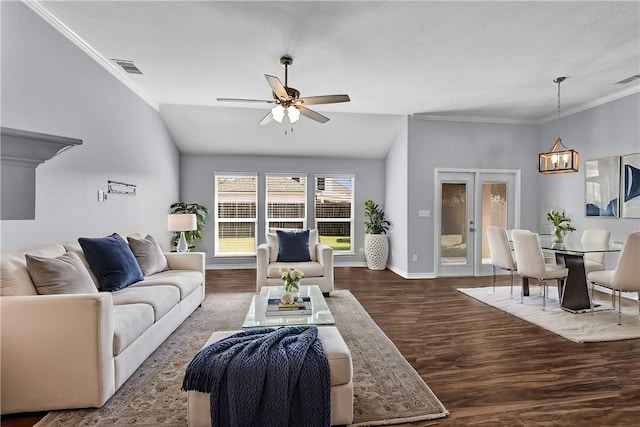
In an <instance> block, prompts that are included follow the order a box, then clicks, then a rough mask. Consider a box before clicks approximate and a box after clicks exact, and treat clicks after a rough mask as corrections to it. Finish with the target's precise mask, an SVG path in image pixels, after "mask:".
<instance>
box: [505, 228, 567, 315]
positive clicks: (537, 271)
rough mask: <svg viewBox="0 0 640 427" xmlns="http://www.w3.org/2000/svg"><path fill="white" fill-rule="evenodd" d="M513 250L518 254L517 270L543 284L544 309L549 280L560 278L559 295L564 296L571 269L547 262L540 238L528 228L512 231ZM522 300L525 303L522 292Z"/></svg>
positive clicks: (520, 273)
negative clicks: (563, 292)
mask: <svg viewBox="0 0 640 427" xmlns="http://www.w3.org/2000/svg"><path fill="white" fill-rule="evenodd" d="M511 239H512V240H513V250H514V252H515V255H516V265H517V271H518V274H519V275H520V276H522V277H523V278H529V279H536V280H538V281H539V282H540V285H541V286H542V309H543V310H544V309H545V308H546V299H547V293H548V292H547V288H548V286H547V285H548V283H547V282H548V281H549V280H558V281H559V286H558V297H559V298H562V290H563V289H564V285H565V282H566V280H567V275H568V274H569V269H568V268H566V267H562V266H559V265H555V264H545V262H544V255H543V253H542V247H541V246H540V239H539V238H538V235H537V234H534V233H532V232H530V231H528V230H513V231H511ZM520 302H521V303H524V294H523V292H522V291H521V292H520Z"/></svg>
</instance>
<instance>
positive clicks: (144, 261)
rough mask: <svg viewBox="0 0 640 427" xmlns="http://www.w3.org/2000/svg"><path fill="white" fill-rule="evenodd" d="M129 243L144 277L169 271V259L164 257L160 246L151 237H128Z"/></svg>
mask: <svg viewBox="0 0 640 427" xmlns="http://www.w3.org/2000/svg"><path fill="white" fill-rule="evenodd" d="M127 241H128V242H129V248H131V252H133V255H134V256H135V257H136V261H138V265H139V266H140V270H142V274H143V275H144V276H149V275H151V274H154V273H158V272H160V271H164V270H166V269H167V259H166V258H165V257H164V253H162V249H161V248H160V245H158V243H157V242H156V241H155V239H154V238H153V237H152V236H151V235H149V234H147V236H146V237H145V238H144V239H137V238H135V237H127Z"/></svg>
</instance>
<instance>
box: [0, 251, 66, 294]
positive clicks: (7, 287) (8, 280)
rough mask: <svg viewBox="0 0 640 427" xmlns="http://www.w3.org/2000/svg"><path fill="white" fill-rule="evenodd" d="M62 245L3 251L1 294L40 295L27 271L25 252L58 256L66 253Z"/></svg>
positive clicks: (1, 257)
mask: <svg viewBox="0 0 640 427" xmlns="http://www.w3.org/2000/svg"><path fill="white" fill-rule="evenodd" d="M64 252H65V251H64V247H62V246H61V245H53V246H46V247H43V248H39V249H34V250H29V251H15V252H3V253H2V256H0V278H1V279H2V280H0V295H2V296H16V295H38V292H37V291H36V287H35V286H34V285H33V282H32V281H31V276H29V272H28V271H27V260H26V259H25V257H24V256H25V253H28V254H30V255H35V256H43V257H57V256H60V255H62V254H63V253H64Z"/></svg>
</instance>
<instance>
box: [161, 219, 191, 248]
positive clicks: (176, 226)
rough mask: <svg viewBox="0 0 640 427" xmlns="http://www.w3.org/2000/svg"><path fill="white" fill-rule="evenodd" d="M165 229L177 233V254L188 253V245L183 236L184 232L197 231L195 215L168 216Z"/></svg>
mask: <svg viewBox="0 0 640 427" xmlns="http://www.w3.org/2000/svg"><path fill="white" fill-rule="evenodd" d="M167 228H168V230H169V231H179V232H180V239H179V240H178V246H176V250H177V251H178V252H189V245H188V244H187V239H186V237H185V236H184V232H185V231H193V230H195V229H197V223H196V215H195V214H170V215H169V216H168V218H167Z"/></svg>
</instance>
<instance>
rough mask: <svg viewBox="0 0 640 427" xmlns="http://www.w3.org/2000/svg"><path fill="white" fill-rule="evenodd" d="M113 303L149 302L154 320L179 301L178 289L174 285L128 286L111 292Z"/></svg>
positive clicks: (160, 317)
mask: <svg viewBox="0 0 640 427" xmlns="http://www.w3.org/2000/svg"><path fill="white" fill-rule="evenodd" d="M112 296H113V305H123V304H140V303H143V304H149V305H150V306H151V307H153V313H154V322H157V321H158V320H160V319H162V317H163V316H164V315H165V314H167V313H168V312H169V311H171V309H172V308H173V307H175V306H176V304H178V303H179V302H180V290H179V289H178V288H177V287H175V286H164V285H158V286H130V287H127V288H124V289H120V290H118V291H114V292H112Z"/></svg>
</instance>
